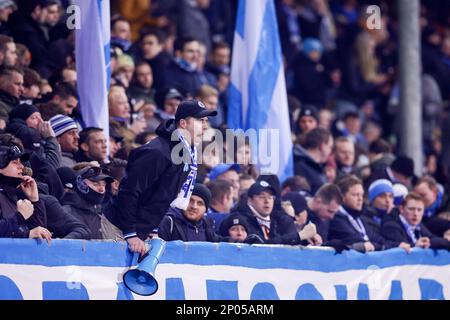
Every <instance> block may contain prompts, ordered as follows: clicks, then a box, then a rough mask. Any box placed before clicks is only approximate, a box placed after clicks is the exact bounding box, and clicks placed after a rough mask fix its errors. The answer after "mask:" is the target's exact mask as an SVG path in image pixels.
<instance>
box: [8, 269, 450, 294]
mask: <svg viewBox="0 0 450 320" xmlns="http://www.w3.org/2000/svg"><path fill="white" fill-rule="evenodd" d="M69 267H70V266H62V267H45V266H38V265H14V264H0V276H3V277H7V278H9V279H11V281H13V282H14V284H15V285H16V286H17V287H18V289H19V290H20V292H21V294H22V296H23V298H24V299H36V300H40V299H43V283H44V282H52V281H58V282H68V281H69V282H70V281H75V280H74V279H73V278H72V279H69V278H70V276H71V274H68V272H67V270H68V268H69ZM75 268H76V270H77V272H76V280H77V281H78V280H79V282H80V283H81V285H82V286H84V288H86V291H87V294H88V296H89V299H91V300H98V299H104V300H115V299H116V298H117V295H118V284H119V283H121V282H122V275H123V273H124V272H125V271H126V270H127V269H126V268H119V267H117V268H114V267H102V266H97V267H84V266H75ZM448 268H449V267H448V265H444V266H432V265H406V266H394V267H387V268H375V267H369V268H368V269H365V270H364V269H361V270H346V271H340V272H319V271H309V270H292V269H275V268H273V269H256V268H246V267H232V266H219V265H208V266H199V265H192V264H169V263H166V264H160V265H158V268H157V270H156V278H157V280H158V283H159V286H160V289H159V290H158V291H157V293H156V294H155V295H154V296H151V297H142V296H139V295H135V294H133V298H134V299H136V300H141V299H157V300H162V299H166V289H167V288H166V279H169V278H172V279H173V278H179V279H181V280H182V284H183V289H184V292H185V298H186V299H188V300H190V299H200V300H202V299H207V298H208V297H207V281H208V280H213V281H235V282H237V292H238V295H239V297H238V298H239V299H241V300H248V299H250V298H251V294H252V291H253V289H254V288H255V286H256V285H257V284H259V283H269V284H271V285H273V287H274V288H275V290H276V294H277V295H278V297H279V298H280V299H282V300H292V299H295V297H296V293H297V290H298V288H299V287H300V286H302V285H304V284H311V285H312V286H313V287H314V288H315V289H316V290H317V292H318V293H319V294H320V295H321V296H322V297H323V298H324V299H336V298H337V294H336V290H335V286H345V287H346V289H347V297H346V298H347V299H349V300H355V299H358V288H359V287H360V285H361V284H365V285H367V287H368V293H369V296H370V299H372V300H378V299H389V296H390V294H391V283H392V281H399V282H400V283H401V286H402V289H403V290H402V298H403V299H405V300H418V299H421V295H422V294H423V293H422V292H421V290H420V287H419V280H420V279H431V280H434V281H435V282H436V283H439V284H440V285H442V291H443V295H444V297H443V298H445V299H450V279H449V274H448ZM180 270H182V272H180ZM78 272H79V273H78ZM1 289H2V288H1V287H0V290H1ZM67 289H68V290H70V288H67ZM74 289H75V287H74Z"/></svg>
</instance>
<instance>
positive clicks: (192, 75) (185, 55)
mask: <svg viewBox="0 0 450 320" xmlns="http://www.w3.org/2000/svg"><path fill="white" fill-rule="evenodd" d="M174 49H175V59H174V60H172V61H171V63H170V64H169V65H168V66H167V68H166V70H165V87H166V88H167V87H176V88H179V89H181V90H183V91H185V92H187V93H188V94H189V95H190V96H191V97H193V96H194V95H195V93H196V92H197V90H198V88H200V86H201V85H202V84H205V83H203V82H202V79H201V77H200V74H199V72H198V71H197V64H198V59H199V54H200V52H199V50H200V48H199V41H198V40H196V39H194V38H179V39H177V40H176V41H175V45H174Z"/></svg>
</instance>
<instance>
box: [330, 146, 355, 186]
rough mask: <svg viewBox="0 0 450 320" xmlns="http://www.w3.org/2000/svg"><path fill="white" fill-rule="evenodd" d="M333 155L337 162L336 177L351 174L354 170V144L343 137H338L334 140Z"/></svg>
mask: <svg viewBox="0 0 450 320" xmlns="http://www.w3.org/2000/svg"><path fill="white" fill-rule="evenodd" d="M334 157H335V159H336V164H337V169H338V173H337V178H338V179H339V178H340V177H343V176H345V175H347V174H351V173H353V171H354V168H353V165H354V163H355V144H354V143H353V141H352V140H350V139H348V138H345V137H338V138H337V139H336V141H335V142H334Z"/></svg>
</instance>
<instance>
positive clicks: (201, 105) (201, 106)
mask: <svg viewBox="0 0 450 320" xmlns="http://www.w3.org/2000/svg"><path fill="white" fill-rule="evenodd" d="M198 106H199V107H200V108H203V109H206V107H205V105H204V104H203V102H201V101H199V102H198Z"/></svg>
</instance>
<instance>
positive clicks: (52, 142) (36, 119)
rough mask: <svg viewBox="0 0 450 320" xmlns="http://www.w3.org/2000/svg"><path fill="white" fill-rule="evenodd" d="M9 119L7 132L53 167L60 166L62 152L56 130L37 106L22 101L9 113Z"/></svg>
mask: <svg viewBox="0 0 450 320" xmlns="http://www.w3.org/2000/svg"><path fill="white" fill-rule="evenodd" d="M9 119H10V122H9V123H8V126H7V127H6V132H9V133H11V134H13V135H15V136H16V137H17V138H19V139H20V140H22V141H23V143H24V146H25V149H26V150H27V151H30V152H34V153H35V154H36V155H37V156H38V157H40V158H41V159H44V160H45V161H47V162H48V163H49V164H50V165H51V166H52V167H53V168H55V169H57V168H59V166H60V164H61V152H60V150H59V146H58V141H57V140H56V137H55V132H54V131H53V129H52V127H51V125H50V123H49V122H44V121H43V120H42V117H41V113H40V112H39V110H38V109H37V108H36V107H35V106H32V105H29V104H26V103H22V104H21V105H19V106H17V107H16V108H14V109H13V110H12V111H11V112H10V113H9ZM33 170H35V168H33Z"/></svg>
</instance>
